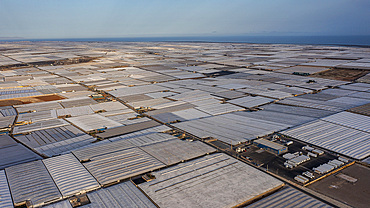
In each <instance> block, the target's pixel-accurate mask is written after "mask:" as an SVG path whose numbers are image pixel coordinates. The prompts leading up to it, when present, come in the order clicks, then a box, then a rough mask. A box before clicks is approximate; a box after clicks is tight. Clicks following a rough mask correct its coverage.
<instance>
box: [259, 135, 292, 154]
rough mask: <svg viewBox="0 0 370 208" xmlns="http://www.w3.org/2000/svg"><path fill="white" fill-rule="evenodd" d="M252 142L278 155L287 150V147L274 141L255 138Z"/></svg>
mask: <svg viewBox="0 0 370 208" xmlns="http://www.w3.org/2000/svg"><path fill="white" fill-rule="evenodd" d="M253 143H254V144H256V146H257V147H259V148H262V149H265V150H268V151H270V152H273V153H275V154H277V155H280V154H282V153H285V152H287V151H288V147H286V146H284V145H281V144H277V143H275V142H271V141H268V140H266V139H257V140H255V141H253Z"/></svg>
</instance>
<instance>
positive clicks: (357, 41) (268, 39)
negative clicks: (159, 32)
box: [0, 35, 370, 47]
mask: <svg viewBox="0 0 370 208" xmlns="http://www.w3.org/2000/svg"><path fill="white" fill-rule="evenodd" d="M19 41H72V42H206V43H212V42H215V43H257V44H258V43H259V44H298V45H341V46H355V47H370V35H364V36H188V37H136V38H135V37H127V38H59V39H8V40H6V39H0V42H19Z"/></svg>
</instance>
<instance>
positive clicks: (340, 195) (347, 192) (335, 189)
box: [308, 164, 370, 208]
mask: <svg viewBox="0 0 370 208" xmlns="http://www.w3.org/2000/svg"><path fill="white" fill-rule="evenodd" d="M339 174H345V175H347V176H350V177H352V178H355V179H357V181H356V182H355V183H351V182H349V181H347V180H345V179H343V178H341V177H338V176H339ZM308 187H309V188H310V189H312V190H315V191H317V192H320V193H322V194H324V195H327V196H329V197H332V198H334V199H336V200H339V201H342V202H344V203H346V204H348V205H350V206H353V207H364V208H365V207H369V204H370V198H369V195H370V189H369V187H370V168H368V167H365V166H362V165H359V164H354V165H352V166H350V167H348V168H345V169H343V170H341V171H339V172H337V173H336V174H333V175H330V176H328V177H327V178H324V179H322V180H321V181H319V182H317V183H314V184H312V185H310V186H308Z"/></svg>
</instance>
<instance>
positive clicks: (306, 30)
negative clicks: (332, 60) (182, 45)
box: [0, 0, 370, 38]
mask: <svg viewBox="0 0 370 208" xmlns="http://www.w3.org/2000/svg"><path fill="white" fill-rule="evenodd" d="M369 10H370V0H204V1H202V0H197V1H195V0H130V1H124V0H105V1H96V0H0V37H2V38H4V37H22V38H84V37H85V38H94V37H95V38H98V37H155V36H162V37H163V36H164V37H166V36H210V35H261V34H263V35H370V12H369Z"/></svg>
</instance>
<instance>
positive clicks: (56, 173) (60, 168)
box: [43, 154, 100, 197]
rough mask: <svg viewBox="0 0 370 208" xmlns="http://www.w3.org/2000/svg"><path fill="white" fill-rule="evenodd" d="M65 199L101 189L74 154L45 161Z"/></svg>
mask: <svg viewBox="0 0 370 208" xmlns="http://www.w3.org/2000/svg"><path fill="white" fill-rule="evenodd" d="M43 162H44V164H45V166H46V168H47V169H48V171H49V173H50V175H51V177H52V178H53V180H54V182H55V183H56V185H57V186H58V188H59V190H60V192H61V193H62V195H63V197H69V196H72V195H74V194H78V193H82V192H87V191H91V190H94V189H97V188H99V187H100V186H99V184H98V182H97V181H96V180H95V179H94V177H92V176H91V174H90V173H89V172H88V171H87V170H86V169H85V168H84V166H82V165H81V163H80V162H78V160H77V159H76V157H75V156H73V155H72V154H65V155H61V156H57V157H52V158H48V159H45V160H43Z"/></svg>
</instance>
